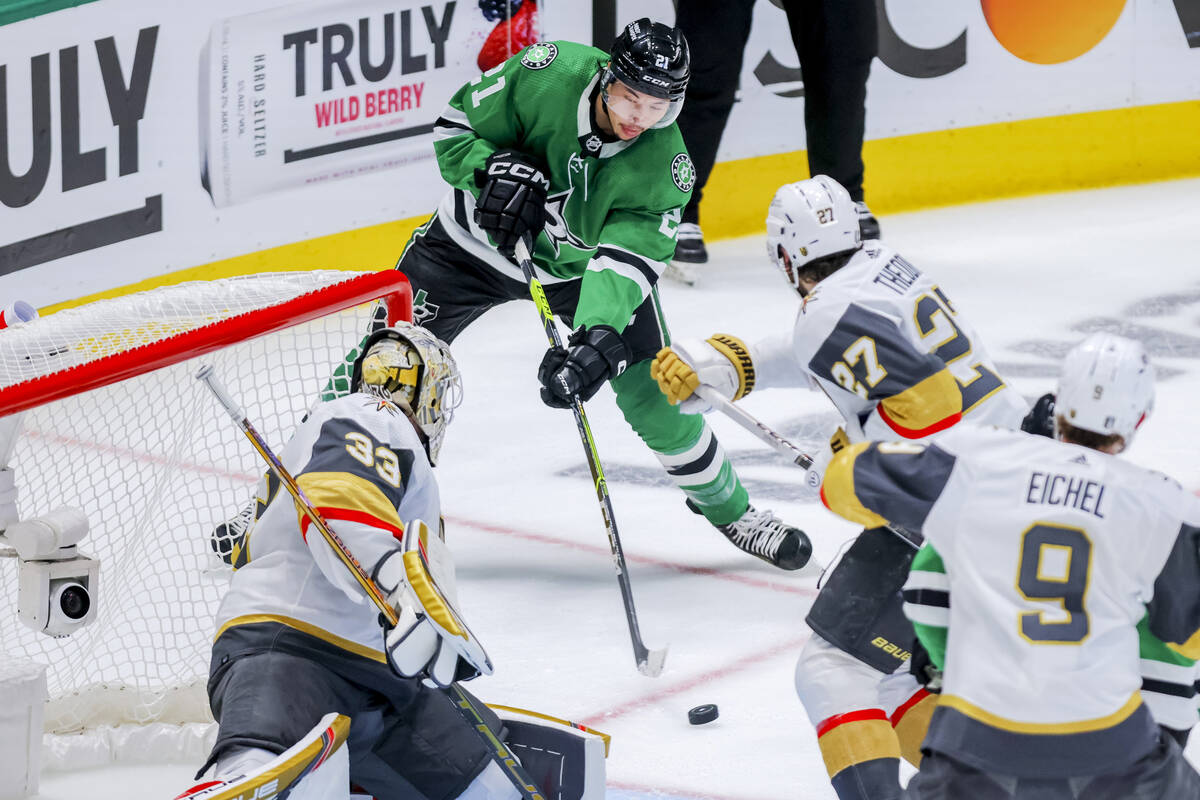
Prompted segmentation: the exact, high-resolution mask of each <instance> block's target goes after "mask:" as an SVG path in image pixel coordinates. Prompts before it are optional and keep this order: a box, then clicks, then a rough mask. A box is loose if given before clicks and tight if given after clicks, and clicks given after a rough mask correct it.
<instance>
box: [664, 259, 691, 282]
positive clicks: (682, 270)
mask: <svg viewBox="0 0 1200 800" xmlns="http://www.w3.org/2000/svg"><path fill="white" fill-rule="evenodd" d="M663 277H664V278H667V279H668V280H672V281H675V282H676V283H682V284H683V285H684V286H695V285H696V273H695V272H693V271H692V270H691V269H690V268H689V267H688V266H686V265H680V264H679V262H676V261H672V262H671V263H670V264H667V268H666V269H665V270H663Z"/></svg>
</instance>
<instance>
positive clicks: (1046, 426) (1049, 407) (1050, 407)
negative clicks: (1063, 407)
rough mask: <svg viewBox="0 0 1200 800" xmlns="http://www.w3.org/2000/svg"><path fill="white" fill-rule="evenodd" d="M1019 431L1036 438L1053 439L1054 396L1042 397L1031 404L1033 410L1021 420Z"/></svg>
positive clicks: (1047, 394) (1048, 394) (1049, 394)
mask: <svg viewBox="0 0 1200 800" xmlns="http://www.w3.org/2000/svg"><path fill="white" fill-rule="evenodd" d="M1021 430H1023V431H1025V432H1026V433H1033V434H1036V435H1038V436H1049V437H1050V438H1051V439H1053V438H1054V395H1053V394H1051V393H1050V392H1047V393H1046V394H1044V395H1042V396H1041V397H1039V398H1038V399H1037V402H1036V403H1034V404H1033V410H1031V411H1030V412H1029V413H1028V414H1026V415H1025V419H1023V420H1021Z"/></svg>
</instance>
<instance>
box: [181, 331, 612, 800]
mask: <svg viewBox="0 0 1200 800" xmlns="http://www.w3.org/2000/svg"><path fill="white" fill-rule="evenodd" d="M361 353H362V354H361V355H360V356H359V358H358V360H357V361H356V362H355V364H354V374H353V379H352V390H353V391H352V393H351V394H349V395H346V396H343V397H340V398H338V399H335V400H330V401H328V402H324V403H321V404H319V405H318V406H317V407H316V408H315V409H314V410H313V411H312V412H311V414H310V415H309V416H308V417H307V419H305V420H304V422H302V423H301V424H300V426H299V427H298V428H297V430H296V432H295V434H294V435H293V436H292V438H291V440H290V441H289V442H288V444H287V446H286V447H285V449H284V450H283V452H282V454H281V457H280V460H281V462H282V463H283V465H284V466H285V467H286V468H287V469H288V470H289V471H290V472H291V473H292V474H293V475H294V476H295V477H296V482H297V483H298V484H299V486H300V488H301V489H302V490H303V492H304V494H305V496H306V497H307V498H308V500H309V501H310V502H311V504H312V505H313V507H314V508H315V509H316V510H317V511H318V512H319V513H320V515H321V516H322V517H323V518H324V520H325V521H326V522H327V523H328V524H329V526H330V528H331V529H332V530H333V531H334V533H335V534H336V535H337V536H338V537H339V538H340V539H341V540H342V541H343V542H344V543H345V544H346V548H347V550H348V551H349V552H350V553H352V554H353V555H354V557H355V558H356V559H357V560H358V561H359V563H360V564H362V566H363V568H364V570H365V572H366V573H367V574H369V575H370V577H371V578H372V580H374V582H375V583H376V584H377V585H378V586H379V588H380V589H381V590H382V591H383V592H384V593H385V594H386V596H387V600H388V602H389V603H391V604H392V605H393V607H394V608H395V609H396V610H397V612H398V616H399V621H398V622H397V624H396V625H395V626H390V625H387V624H386V622H385V621H384V618H383V616H382V615H381V614H380V613H379V611H378V609H377V608H376V606H375V605H374V604H373V603H371V602H369V601H368V599H367V596H366V593H365V591H364V590H363V589H362V588H361V587H360V586H359V584H358V583H357V582H356V580H355V579H354V578H353V577H352V575H351V572H350V570H349V569H348V568H347V567H346V566H345V565H344V564H343V563H342V562H341V560H340V559H339V557H338V555H337V554H335V552H334V550H333V548H332V547H330V545H329V544H328V543H327V542H326V540H325V538H324V537H323V536H321V535H319V533H318V531H317V530H316V529H315V528H313V527H312V526H311V525H310V522H311V520H310V518H309V517H308V516H307V515H306V514H305V513H304V512H303V511H298V506H297V505H296V504H295V503H293V502H292V498H291V497H290V496H289V494H288V493H287V492H286V491H279V488H280V486H279V482H278V480H277V479H276V477H275V475H274V473H271V475H270V476H269V478H268V479H264V481H263V482H262V483H261V484H260V489H259V495H258V513H257V519H256V521H255V522H254V524H253V525H252V526H251V527H250V528H249V529H248V530H247V532H246V535H245V537H244V539H243V540H242V541H240V542H238V543H236V547H235V548H234V552H231V553H230V559H231V561H232V563H233V564H234V565H235V566H237V570H236V572H235V573H234V575H233V579H232V582H231V585H230V588H229V591H228V593H227V594H226V596H225V598H224V600H223V602H222V604H221V607H220V609H219V611H218V613H217V628H218V630H217V634H216V637H215V641H214V644H213V652H212V661H211V668H210V677H209V683H208V692H209V701H210V704H211V706H212V711H213V715H214V716H215V717H216V719H217V721H218V722H219V723H220V729H219V733H218V736H217V740H216V744H215V745H214V747H213V750H212V753H211V755H210V757H209V759H208V761H207V762H206V763H205V765H204V767H202V768H201V770H200V774H204V773H205V771H207V769H208V768H209V767H210V766H213V765H215V769H214V775H213V779H212V780H210V781H206V782H203V783H200V784H198V785H197V786H195V787H193V788H192V789H191V790H189V791H188V792H187V793H185V794H184V795H181V796H180V797H188V798H204V799H205V800H208V798H222V799H223V798H226V797H228V798H242V797H259V796H262V797H266V796H269V795H268V794H267V792H271V793H273V792H276V791H282V790H283V788H284V786H285V785H286V784H287V780H291V781H292V782H293V783H295V782H297V781H301V780H302V779H303V780H304V781H307V783H300V784H298V785H293V786H290V787H289V791H291V796H292V797H293V798H296V800H301V798H303V800H309V798H318V797H319V798H322V799H324V798H336V797H339V796H340V797H346V796H347V795H348V794H349V792H350V785H351V782H353V784H355V785H357V786H359V787H361V789H362V790H363V791H365V792H366V793H367V794H368V795H370V796H373V797H375V798H377V799H378V800H389V798H409V797H428V798H441V799H444V800H450V798H469V800H490V799H492V798H497V799H499V798H519V797H521V796H522V792H521V791H519V790H518V789H517V787H516V786H515V785H514V783H513V782H512V781H511V780H510V778H509V777H508V774H507V772H506V771H505V770H502V769H501V768H500V766H499V765H498V764H497V763H496V761H495V755H496V750H495V748H494V747H489V746H487V745H486V744H485V739H484V738H482V737H481V736H480V732H479V731H478V730H476V728H475V726H474V725H473V724H470V723H469V722H468V721H467V720H466V719H465V718H464V717H463V716H462V715H461V713H460V712H459V710H457V709H456V708H455V705H454V702H453V701H452V700H451V699H450V697H449V696H448V695H447V693H446V692H445V691H442V689H443V688H444V687H447V686H449V685H450V684H451V683H452V682H454V681H463V680H468V679H470V678H473V677H476V676H477V675H479V674H481V673H485V674H490V673H491V671H492V666H491V662H490V661H489V660H488V657H487V654H486V652H485V651H484V650H483V648H482V647H481V646H480V644H479V642H478V640H477V639H476V638H475V637H474V635H473V634H472V633H471V631H470V630H469V629H468V628H467V627H466V624H465V622H464V621H463V619H462V616H461V615H460V613H459V612H458V610H457V597H456V595H457V592H456V587H455V577H454V564H453V560H452V558H451V556H450V553H449V551H448V550H447V549H446V545H445V544H444V542H443V541H442V538H441V535H440V528H441V503H440V499H439V494H438V485H437V482H436V480H435V478H434V476H433V471H432V466H433V464H434V463H435V462H436V461H437V457H438V452H439V449H440V447H441V443H442V439H443V436H444V433H445V428H446V425H447V423H448V422H449V420H450V417H451V415H452V413H453V411H454V408H455V407H456V406H457V405H458V402H459V397H460V381H459V374H458V370H457V367H456V366H455V363H454V359H453V357H452V356H451V355H450V351H449V349H448V347H447V346H446V345H445V343H444V342H442V341H441V340H439V339H437V338H435V337H434V336H433V335H432V334H430V333H429V332H428V331H426V330H425V329H424V328H420V327H418V326H415V325H410V324H408V323H399V324H398V325H397V326H395V327H393V328H385V329H382V330H380V331H377V332H375V333H373V334H371V336H369V337H368V338H367V340H366V341H365V342H364V344H363V346H362V348H361ZM476 706H477V707H478V708H479V709H482V713H483V715H484V716H485V717H486V720H485V721H486V722H488V723H489V727H491V728H493V729H494V730H495V731H496V732H497V735H499V731H500V727H501V726H500V722H499V720H498V718H497V717H496V716H495V715H494V714H492V713H491V712H490V711H487V710H486V709H485V708H484V707H483V705H482V704H481V703H476ZM335 712H336V713H337V714H341V715H344V716H342V717H339V718H337V720H334V719H333V714H334V713H335ZM327 715H329V716H327ZM346 717H348V718H349V721H348V722H347V721H346V719H345V718H346ZM511 727H512V728H517V727H522V725H521V724H517V725H514V726H511ZM533 727H539V728H541V729H542V730H541V733H546V730H547V729H550V728H555V727H556V726H554V725H541V726H539V725H536V724H535V725H534V726H533ZM347 729H348V736H347ZM527 729H528V726H525V727H523V728H522V730H527ZM539 735H540V734H539ZM547 735H550V736H551V737H552V738H553V734H547ZM534 738H537V735H535V736H534ZM343 739H345V741H346V743H347V744H348V748H342V747H341V746H340V745H341V742H342V740H343ZM510 745H512V746H513V747H516V746H517V744H516V743H513V742H510ZM572 746H573V745H572V744H571V743H570V742H566V741H563V742H556V743H555V744H554V745H547V744H546V743H545V742H542V749H543V750H547V751H549V750H556V751H557V752H560V753H566V752H568V751H569V750H570V749H571V747H572ZM347 749H348V759H345V751H346V750H347ZM338 752H340V753H342V754H343V759H345V760H346V761H348V770H346V769H345V768H342V770H341V775H340V777H339V775H338V774H336V773H332V774H329V773H331V769H330V768H329V767H328V766H327V765H326V764H327V762H328V761H329V760H330V758H329V756H330V754H331V753H338ZM525 752H528V751H525ZM505 755H507V754H505ZM566 760H569V759H568V758H567V757H565V756H564V757H563V758H562V759H560V762H561V761H566ZM602 761H603V759H602V758H601V759H600V762H601V765H602ZM318 766H321V767H322V769H317V767H318ZM527 766H528V765H527ZM578 766H579V765H578V764H563V763H556V764H555V765H554V767H555V769H556V771H558V772H560V773H561V772H562V771H563V770H562V768H564V767H565V768H566V772H568V773H569V772H570V771H572V770H573V769H575V768H576V767H578ZM347 771H348V774H347ZM531 771H533V770H531ZM327 774H328V775H327ZM564 774H565V773H564ZM314 776H321V777H314ZM197 777H198V778H199V775H198V776H197ZM285 779H286V780H285ZM314 781H318V783H314ZM580 785H582V782H581V783H580ZM577 788H578V787H577ZM567 794H568V795H570V794H571V792H569V791H568V792H567ZM572 796H574V797H579V794H578V793H576V794H574V795H572Z"/></svg>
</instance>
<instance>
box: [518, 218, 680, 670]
mask: <svg viewBox="0 0 1200 800" xmlns="http://www.w3.org/2000/svg"><path fill="white" fill-rule="evenodd" d="M516 256H517V263H518V264H520V266H521V272H522V273H524V275H525V283H526V284H528V285H529V294H530V295H531V296H532V297H533V302H534V303H535V304H536V305H537V307H538V313H539V314H541V317H542V327H544V328H545V329H546V338H547V339H548V340H549V341H550V346H551V347H562V346H563V344H562V337H561V336H559V334H558V328H556V327H555V326H554V312H553V311H551V310H550V301H549V300H547V299H546V292H545V290H544V289H543V288H542V282H541V281H539V280H538V279H537V275H536V274H534V271H533V257H532V256H531V255H530V254H529V245H528V244H527V243H526V241H525V239H524V237H522V238H521V239H520V240H519V241H518V242H517V246H516ZM563 389H564V390H566V389H567V385H566V380H565V379H564V380H563ZM571 410H572V411H573V412H575V427H576V428H577V429H578V430H579V438H580V440H581V441H582V442H583V450H584V453H585V454H586V455H587V462H588V468H589V469H590V470H591V471H592V483H593V484H595V486H596V499H597V500H599V501H600V514H601V516H603V517H604V530H605V531H607V532H608V547H609V549H610V550H611V551H612V557H613V565H614V566H615V567H616V568H617V583H618V584H619V585H620V587H621V600H622V601H623V602H624V603H625V621H626V622H627V623H628V624H629V638H630V639H631V640H632V641H633V657H634V659H635V660H636V661H637V668H638V672H640V673H642V674H643V675H648V676H650V677H651V678H655V677H658V676H659V675H660V674H661V673H662V670H663V662H664V661H665V660H666V658H667V648H665V647H664V648H662V649H659V650H650V649H649V648H647V647H646V643H645V642H643V641H642V632H641V630H640V629H639V628H638V618H637V609H636V608H635V607H634V605H633V588H632V587H631V586H630V584H629V568H628V567H627V566H626V565H625V551H624V550H622V549H621V537H620V536H619V535H618V534H617V517H616V515H615V514H614V513H613V507H612V499H611V498H610V497H609V495H608V482H607V481H606V480H605V479H604V469H603V467H601V466H600V456H599V454H597V453H596V441H595V439H593V438H592V428H591V426H590V425H588V420H587V414H585V413H584V410H583V401H582V400H580V399H579V397H578V396H576V397H575V398H573V400H572V403H571Z"/></svg>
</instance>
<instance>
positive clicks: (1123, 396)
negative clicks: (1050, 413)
mask: <svg viewBox="0 0 1200 800" xmlns="http://www.w3.org/2000/svg"><path fill="white" fill-rule="evenodd" d="M1153 408H1154V367H1153V365H1151V363H1150V357H1149V356H1147V355H1146V350H1145V348H1143V347H1142V345H1141V343H1140V342H1135V341H1133V340H1132V339H1125V338H1123V337H1121V336H1116V335H1114V334H1111V333H1094V334H1092V335H1091V336H1089V337H1088V338H1086V339H1084V340H1083V342H1082V343H1081V344H1078V345H1076V346H1075V347H1074V348H1073V349H1072V350H1071V352H1069V353H1067V357H1066V358H1065V359H1064V360H1063V367H1062V375H1061V376H1060V377H1059V379H1058V391H1057V393H1056V394H1055V399H1054V413H1055V417H1056V418H1057V417H1062V419H1063V420H1065V421H1066V423H1067V424H1068V425H1070V426H1071V427H1074V428H1082V429H1083V430H1085V431H1091V432H1092V433H1097V434H1100V435H1102V436H1113V435H1116V436H1120V437H1121V438H1122V439H1124V440H1125V446H1126V447H1128V446H1129V444H1130V442H1131V441H1132V440H1133V434H1134V432H1135V431H1137V429H1138V426H1139V425H1141V424H1142V421H1143V420H1145V419H1146V416H1147V415H1149V413H1150V411H1151V410H1152V409H1153Z"/></svg>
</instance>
